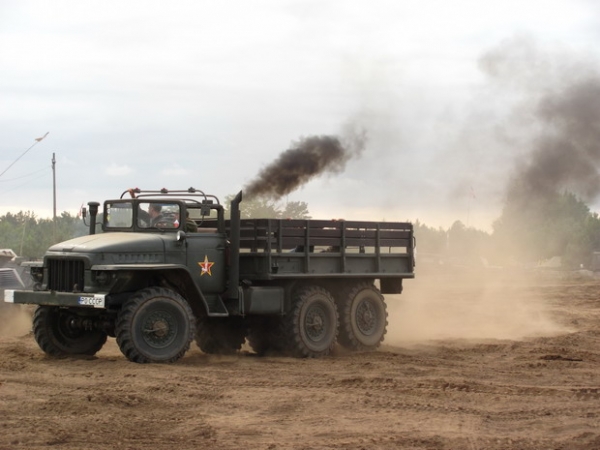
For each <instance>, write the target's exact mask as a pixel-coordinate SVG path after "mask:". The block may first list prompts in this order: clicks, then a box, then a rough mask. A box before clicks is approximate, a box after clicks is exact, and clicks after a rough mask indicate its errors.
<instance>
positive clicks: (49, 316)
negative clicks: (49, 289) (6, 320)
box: [33, 306, 106, 357]
mask: <svg viewBox="0 0 600 450" xmlns="http://www.w3.org/2000/svg"><path fill="white" fill-rule="evenodd" d="M80 322H81V320H80V317H79V316H78V315H77V314H75V313H74V312H72V311H70V310H68V309H64V308H59V307H57V306H38V308H37V309H36V310H35V313H34V315H33V335H34V337H35V340H36V342H37V343H38V345H39V346H40V348H41V349H42V350H43V351H44V352H45V353H46V354H48V355H50V356H56V357H60V356H68V355H87V356H92V355H95V354H96V353H97V352H98V351H99V350H100V349H101V348H102V346H103V345H104V344H105V343H106V333H105V332H104V331H100V330H86V329H85V328H83V327H82V326H81V325H80Z"/></svg>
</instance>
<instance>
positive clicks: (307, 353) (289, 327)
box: [284, 286, 339, 358]
mask: <svg viewBox="0 0 600 450" xmlns="http://www.w3.org/2000/svg"><path fill="white" fill-rule="evenodd" d="M284 321H285V330H286V333H287V337H286V341H287V342H286V344H287V350H288V351H289V353H291V355H293V356H298V357H304V358H306V357H310V358H315V357H320V356H326V355H328V354H329V353H330V352H331V351H332V350H333V348H334V346H335V343H336V338H337V334H338V326H339V321H338V312H337V307H336V305H335V301H334V300H333V297H332V296H331V294H330V293H329V291H328V290H327V289H324V288H322V287H320V286H308V287H304V288H301V289H300V290H298V291H297V292H296V293H295V294H294V295H293V297H292V308H291V311H290V312H289V314H288V315H286V316H285V319H284Z"/></svg>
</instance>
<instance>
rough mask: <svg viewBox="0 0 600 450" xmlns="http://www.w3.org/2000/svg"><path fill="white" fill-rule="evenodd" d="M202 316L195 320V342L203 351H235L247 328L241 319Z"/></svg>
mask: <svg viewBox="0 0 600 450" xmlns="http://www.w3.org/2000/svg"><path fill="white" fill-rule="evenodd" d="M237 319H238V318H233V317H228V318H226V319H222V318H213V317H202V318H199V319H198V320H197V326H196V344H197V345H198V347H200V350H202V351H203V352H204V353H209V354H216V355H232V354H234V353H237V352H238V351H239V350H240V349H241V348H242V345H243V344H244V342H246V335H247V334H248V330H247V328H246V325H245V323H244V322H243V319H241V318H240V319H239V320H237Z"/></svg>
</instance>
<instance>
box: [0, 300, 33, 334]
mask: <svg viewBox="0 0 600 450" xmlns="http://www.w3.org/2000/svg"><path fill="white" fill-rule="evenodd" d="M2 301H3V300H2ZM31 318H32V313H31V309H30V308H28V307H26V306H22V305H11V304H0V337H20V336H23V335H25V334H27V333H29V332H30V331H31Z"/></svg>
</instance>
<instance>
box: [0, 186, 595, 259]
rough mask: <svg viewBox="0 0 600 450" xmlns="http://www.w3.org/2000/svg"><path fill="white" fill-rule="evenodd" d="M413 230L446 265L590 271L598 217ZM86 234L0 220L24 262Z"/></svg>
mask: <svg viewBox="0 0 600 450" xmlns="http://www.w3.org/2000/svg"><path fill="white" fill-rule="evenodd" d="M232 197H233V196H228V197H226V199H225V202H224V205H229V201H230V200H231V198H232ZM241 213H242V217H243V218H254V217H264V218H290V219H310V218H311V216H310V214H309V208H308V204H307V203H306V202H275V201H270V200H262V199H256V200H244V204H243V208H242V211H241ZM373 220H379V219H377V218H374V219H373ZM414 229H415V236H416V238H417V254H418V255H421V257H424V258H426V257H432V258H441V259H443V260H444V261H447V262H448V263H457V264H470V265H473V264H475V265H480V264H484V265H485V264H490V265H499V266H508V265H511V266H514V265H520V266H533V265H536V264H539V262H540V261H544V260H548V259H550V258H552V257H556V256H558V257H561V259H562V264H563V267H566V268H579V267H581V266H582V265H583V266H584V267H587V268H589V267H591V266H592V263H593V258H594V252H595V251H600V217H599V216H598V214H597V213H595V212H591V211H590V208H589V207H588V206H587V205H586V204H585V203H584V202H583V201H582V200H581V199H579V198H577V197H576V196H575V195H574V194H572V193H569V192H563V193H556V194H555V195H553V196H552V197H551V198H547V199H545V200H544V201H538V202H535V204H533V205H532V204H531V203H529V204H523V202H522V201H520V200H519V199H512V200H511V199H508V200H507V202H506V204H505V206H504V208H503V210H502V214H501V216H500V217H499V218H498V219H497V220H496V221H495V222H494V223H493V226H492V231H491V232H486V231H482V230H478V229H476V228H473V227H468V226H465V225H464V224H463V223H462V222H461V221H459V220H457V221H455V222H454V223H453V224H452V226H451V227H449V228H448V229H444V228H441V227H438V228H435V227H430V226H427V225H426V224H423V223H421V222H419V221H418V220H417V221H415V222H414ZM87 233H88V228H87V226H86V225H84V223H83V221H82V220H81V218H80V217H78V216H74V215H71V214H69V213H68V212H63V213H62V214H61V215H60V216H59V217H57V218H56V221H54V220H53V219H48V218H39V217H37V216H36V215H35V213H33V212H31V211H25V212H23V211H20V212H18V213H10V212H9V213H6V214H5V215H3V216H0V248H10V249H12V250H13V251H14V252H15V253H17V254H18V255H19V256H23V257H26V258H32V259H37V258H41V257H42V256H43V254H44V253H45V251H46V250H47V249H48V248H49V247H50V246H51V245H53V244H56V243H58V242H62V241H65V240H68V239H71V238H73V237H77V236H83V235H85V234H87ZM418 258H419V256H418Z"/></svg>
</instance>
